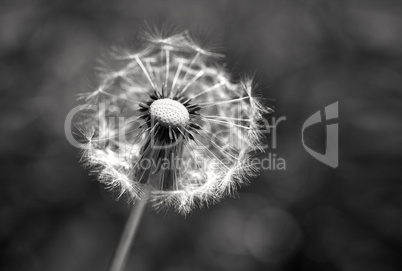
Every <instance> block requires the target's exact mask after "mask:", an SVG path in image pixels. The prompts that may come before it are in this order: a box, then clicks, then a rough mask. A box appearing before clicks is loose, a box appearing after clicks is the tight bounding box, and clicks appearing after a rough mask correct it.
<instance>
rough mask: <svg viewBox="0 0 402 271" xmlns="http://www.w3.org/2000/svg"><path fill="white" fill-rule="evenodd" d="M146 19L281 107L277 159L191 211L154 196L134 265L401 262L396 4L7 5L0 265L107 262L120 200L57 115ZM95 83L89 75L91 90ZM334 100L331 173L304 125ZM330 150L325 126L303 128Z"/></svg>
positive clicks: (0, 40)
mask: <svg viewBox="0 0 402 271" xmlns="http://www.w3.org/2000/svg"><path fill="white" fill-rule="evenodd" d="M145 22H148V23H151V24H152V23H154V24H155V25H157V26H158V25H162V24H163V23H167V24H173V25H175V26H177V27H181V28H183V29H190V30H194V31H195V33H197V32H201V33H205V32H207V33H208V37H210V38H211V40H213V41H218V43H219V44H221V45H222V47H223V48H225V53H226V54H227V68H228V69H229V70H230V71H231V72H233V73H234V74H242V73H243V74H244V73H249V72H250V71H251V72H253V71H255V72H256V80H257V81H258V82H259V83H260V90H261V93H262V95H263V96H264V97H265V98H267V99H268V101H269V103H270V104H274V105H275V107H276V112H275V116H276V117H280V116H285V117H286V118H287V119H286V121H283V122H281V123H280V124H279V127H278V138H277V140H278V142H277V148H276V149H271V150H269V152H270V153H275V154H276V155H277V157H281V158H283V159H284V160H285V161H286V170H277V169H271V170H266V171H264V172H262V174H261V175H260V176H259V177H257V178H254V179H253V180H252V184H251V185H250V186H249V187H245V188H242V189H241V190H240V193H239V196H238V197H237V198H235V199H233V198H231V199H230V198H227V199H225V200H223V201H222V202H221V203H220V204H218V205H215V206H212V207H210V208H209V209H204V210H196V211H194V212H193V213H191V214H190V215H189V216H187V217H183V216H180V215H177V214H175V213H174V212H169V213H167V214H157V213H155V212H154V211H153V210H152V209H151V208H149V206H148V207H147V209H146V211H145V215H144V218H143V221H142V222H141V225H140V228H139V232H138V235H137V239H136V242H135V244H134V247H133V250H132V253H131V256H130V259H129V262H128V266H127V270H136V271H141V270H144V271H145V270H169V271H170V270H275V271H276V270H277V271H282V270H284V271H285V270H309V271H312V270H320V271H323V270H365V271H370V270H381V271H393V270H401V268H402V257H401V252H402V196H401V194H402V182H401V177H400V176H401V174H402V170H401V168H400V167H399V166H400V163H401V161H402V159H401V158H402V137H401V133H402V125H401V124H400V122H401V121H400V117H401V116H402V114H401V113H402V103H401V101H402V90H401V86H402V61H401V60H402V2H401V1H389V0H385V1H370V0H355V1H342V0H340V1H324V0H306V1H296V0H268V1H257V0H252V1H240V0H239V1H229V0H216V1H197V2H195V1H179V0H168V1H125V0H116V1H113V2H112V1H102V0H89V1H83V0H82V1H61V0H52V1H50V0H47V1H46V0H13V1H11V0H2V1H1V2H0V90H1V92H0V97H1V98H0V104H1V107H0V108H1V109H0V110H1V112H2V113H1V115H0V131H1V132H0V159H1V162H0V169H1V177H0V179H1V187H0V201H1V207H0V246H1V247H0V253H1V258H0V269H1V270H10V271H13V270H31V271H35V270H43V271H47V270H57V271H63V270H66V271H71V270H75V271H79V270H82V271H88V270H106V267H107V265H108V263H109V260H110V258H111V256H112V253H113V250H114V248H115V246H116V244H117V242H118V239H119V236H120V233H121V231H122V228H123V225H124V222H125V219H126V216H127V214H128V206H127V204H126V203H125V201H124V200H120V201H118V202H116V201H115V200H114V198H115V196H116V195H114V194H113V193H110V192H108V191H106V190H105V189H104V187H103V185H101V184H100V183H98V182H97V181H96V180H95V178H94V177H90V176H88V172H87V171H86V170H84V169H83V168H82V167H81V165H80V164H79V154H78V151H77V150H76V149H75V148H74V147H72V146H70V145H69V143H68V142H67V140H66V138H65V135H64V128H63V125H64V120H65V117H66V115H67V113H68V112H69V110H70V109H72V108H73V107H74V106H76V105H77V102H76V94H78V93H80V92H83V91H84V90H88V87H89V86H91V84H90V83H89V82H91V81H92V78H94V68H95V67H96V66H97V65H98V64H97V59H99V58H100V57H102V55H103V54H105V53H107V52H109V49H110V48H111V46H113V45H116V44H117V45H123V46H124V45H125V44H130V42H131V41H133V40H135V39H136V37H137V36H138V34H139V33H140V32H141V30H143V29H144V26H145ZM92 86H93V85H92ZM336 101H339V127H340V131H339V134H340V139H339V140H340V153H339V155H340V157H339V167H338V168H336V169H332V168H330V167H328V166H326V165H324V164H322V163H320V162H319V161H317V160H315V159H314V158H313V157H312V156H310V155H309V154H308V153H307V152H306V151H305V150H304V148H303V145H302V144H301V127H302V125H303V123H304V121H305V120H306V119H307V118H308V117H309V116H310V115H312V114H313V113H314V112H316V111H317V110H320V109H323V108H324V107H325V106H327V105H329V104H331V103H333V102H336ZM306 142H307V143H308V145H309V146H310V147H311V148H313V149H315V150H318V151H321V152H324V150H325V126H324V125H316V126H315V127H311V129H309V131H306Z"/></svg>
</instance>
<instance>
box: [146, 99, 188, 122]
mask: <svg viewBox="0 0 402 271" xmlns="http://www.w3.org/2000/svg"><path fill="white" fill-rule="evenodd" d="M149 113H150V115H151V118H153V119H154V121H156V122H159V124H160V125H162V126H164V127H169V126H171V127H184V126H186V125H187V123H188V121H189V119H190V115H189V113H188V110H187V108H186V107H185V106H184V105H183V104H181V103H180V102H178V101H175V100H172V99H169V98H165V99H159V100H156V101H154V102H153V103H152V104H151V106H150V109H149Z"/></svg>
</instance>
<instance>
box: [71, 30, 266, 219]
mask: <svg viewBox="0 0 402 271" xmlns="http://www.w3.org/2000/svg"><path fill="white" fill-rule="evenodd" d="M144 37H145V45H144V46H143V47H142V49H140V50H138V51H130V50H121V49H120V50H115V52H114V53H113V58H114V61H115V65H114V68H113V69H112V68H103V69H100V71H101V75H100V79H99V85H98V87H97V88H95V89H94V90H93V91H91V92H88V93H84V94H81V95H80V96H79V98H80V99H84V100H85V101H86V103H87V104H88V105H93V104H95V105H97V108H98V109H99V110H98V111H96V112H95V111H94V112H93V113H88V112H86V114H85V115H84V116H83V117H82V118H81V119H83V120H81V121H80V122H79V123H77V126H78V127H80V129H79V131H80V132H81V133H82V134H83V135H84V137H85V138H86V139H87V140H86V143H85V151H83V160H84V161H85V164H86V166H88V167H89V168H91V170H92V171H93V173H94V174H96V175H97V176H98V179H99V180H100V181H101V182H103V183H105V184H106V185H107V186H108V187H109V188H110V189H113V190H115V189H118V191H119V195H120V196H122V195H128V197H129V199H136V198H140V197H141V196H142V194H143V193H144V191H147V193H150V195H149V199H150V201H151V202H152V203H153V206H154V207H155V208H156V209H162V208H165V207H172V208H174V209H175V210H177V211H178V212H180V213H183V214H186V213H188V212H190V211H191V210H192V209H193V208H194V207H203V206H209V205H210V204H213V203H216V202H218V201H219V200H220V199H221V198H222V197H224V196H225V195H232V194H234V193H235V191H236V189H237V188H238V187H239V186H241V185H245V184H247V183H248V178H249V177H250V176H254V175H255V174H256V172H257V171H258V167H259V166H258V164H256V163H253V162H252V159H251V158H252V157H253V155H254V154H255V153H257V152H258V151H259V149H261V140H262V138H263V135H262V133H261V131H260V130H261V129H260V128H261V125H260V122H261V120H262V119H263V118H264V116H265V115H266V114H267V113H269V112H270V109H269V108H266V107H264V106H263V105H262V104H261V102H260V101H259V99H258V98H257V97H255V96H254V93H253V91H254V89H253V84H252V81H251V79H245V80H243V81H240V82H234V81H233V80H232V78H231V77H230V75H229V74H228V73H227V72H226V71H225V69H224V68H223V65H220V64H219V61H222V58H221V57H222V56H221V55H219V54H216V53H213V52H211V51H210V50H207V49H204V48H202V47H201V46H200V45H199V44H197V43H196V42H195V41H194V40H193V39H192V38H191V37H190V35H189V32H183V33H179V34H175V35H170V36H167V35H162V34H161V33H157V34H146V35H144Z"/></svg>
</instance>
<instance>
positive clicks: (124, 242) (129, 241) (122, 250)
mask: <svg viewBox="0 0 402 271" xmlns="http://www.w3.org/2000/svg"><path fill="white" fill-rule="evenodd" d="M147 200H148V196H147V195H144V196H143V197H142V198H141V200H139V201H138V202H136V203H135V205H134V206H133V207H131V210H130V214H129V217H128V219H127V222H126V225H125V227H124V230H123V233H122V235H121V238H120V242H119V244H118V246H117V248H116V251H115V253H114V256H113V260H112V263H111V264H110V267H109V271H123V270H124V267H125V265H126V262H127V259H128V256H129V253H130V250H131V247H132V245H133V241H134V237H135V234H136V232H137V229H138V225H139V224H140V220H141V217H142V214H143V212H144V208H145V205H146V204H147Z"/></svg>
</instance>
